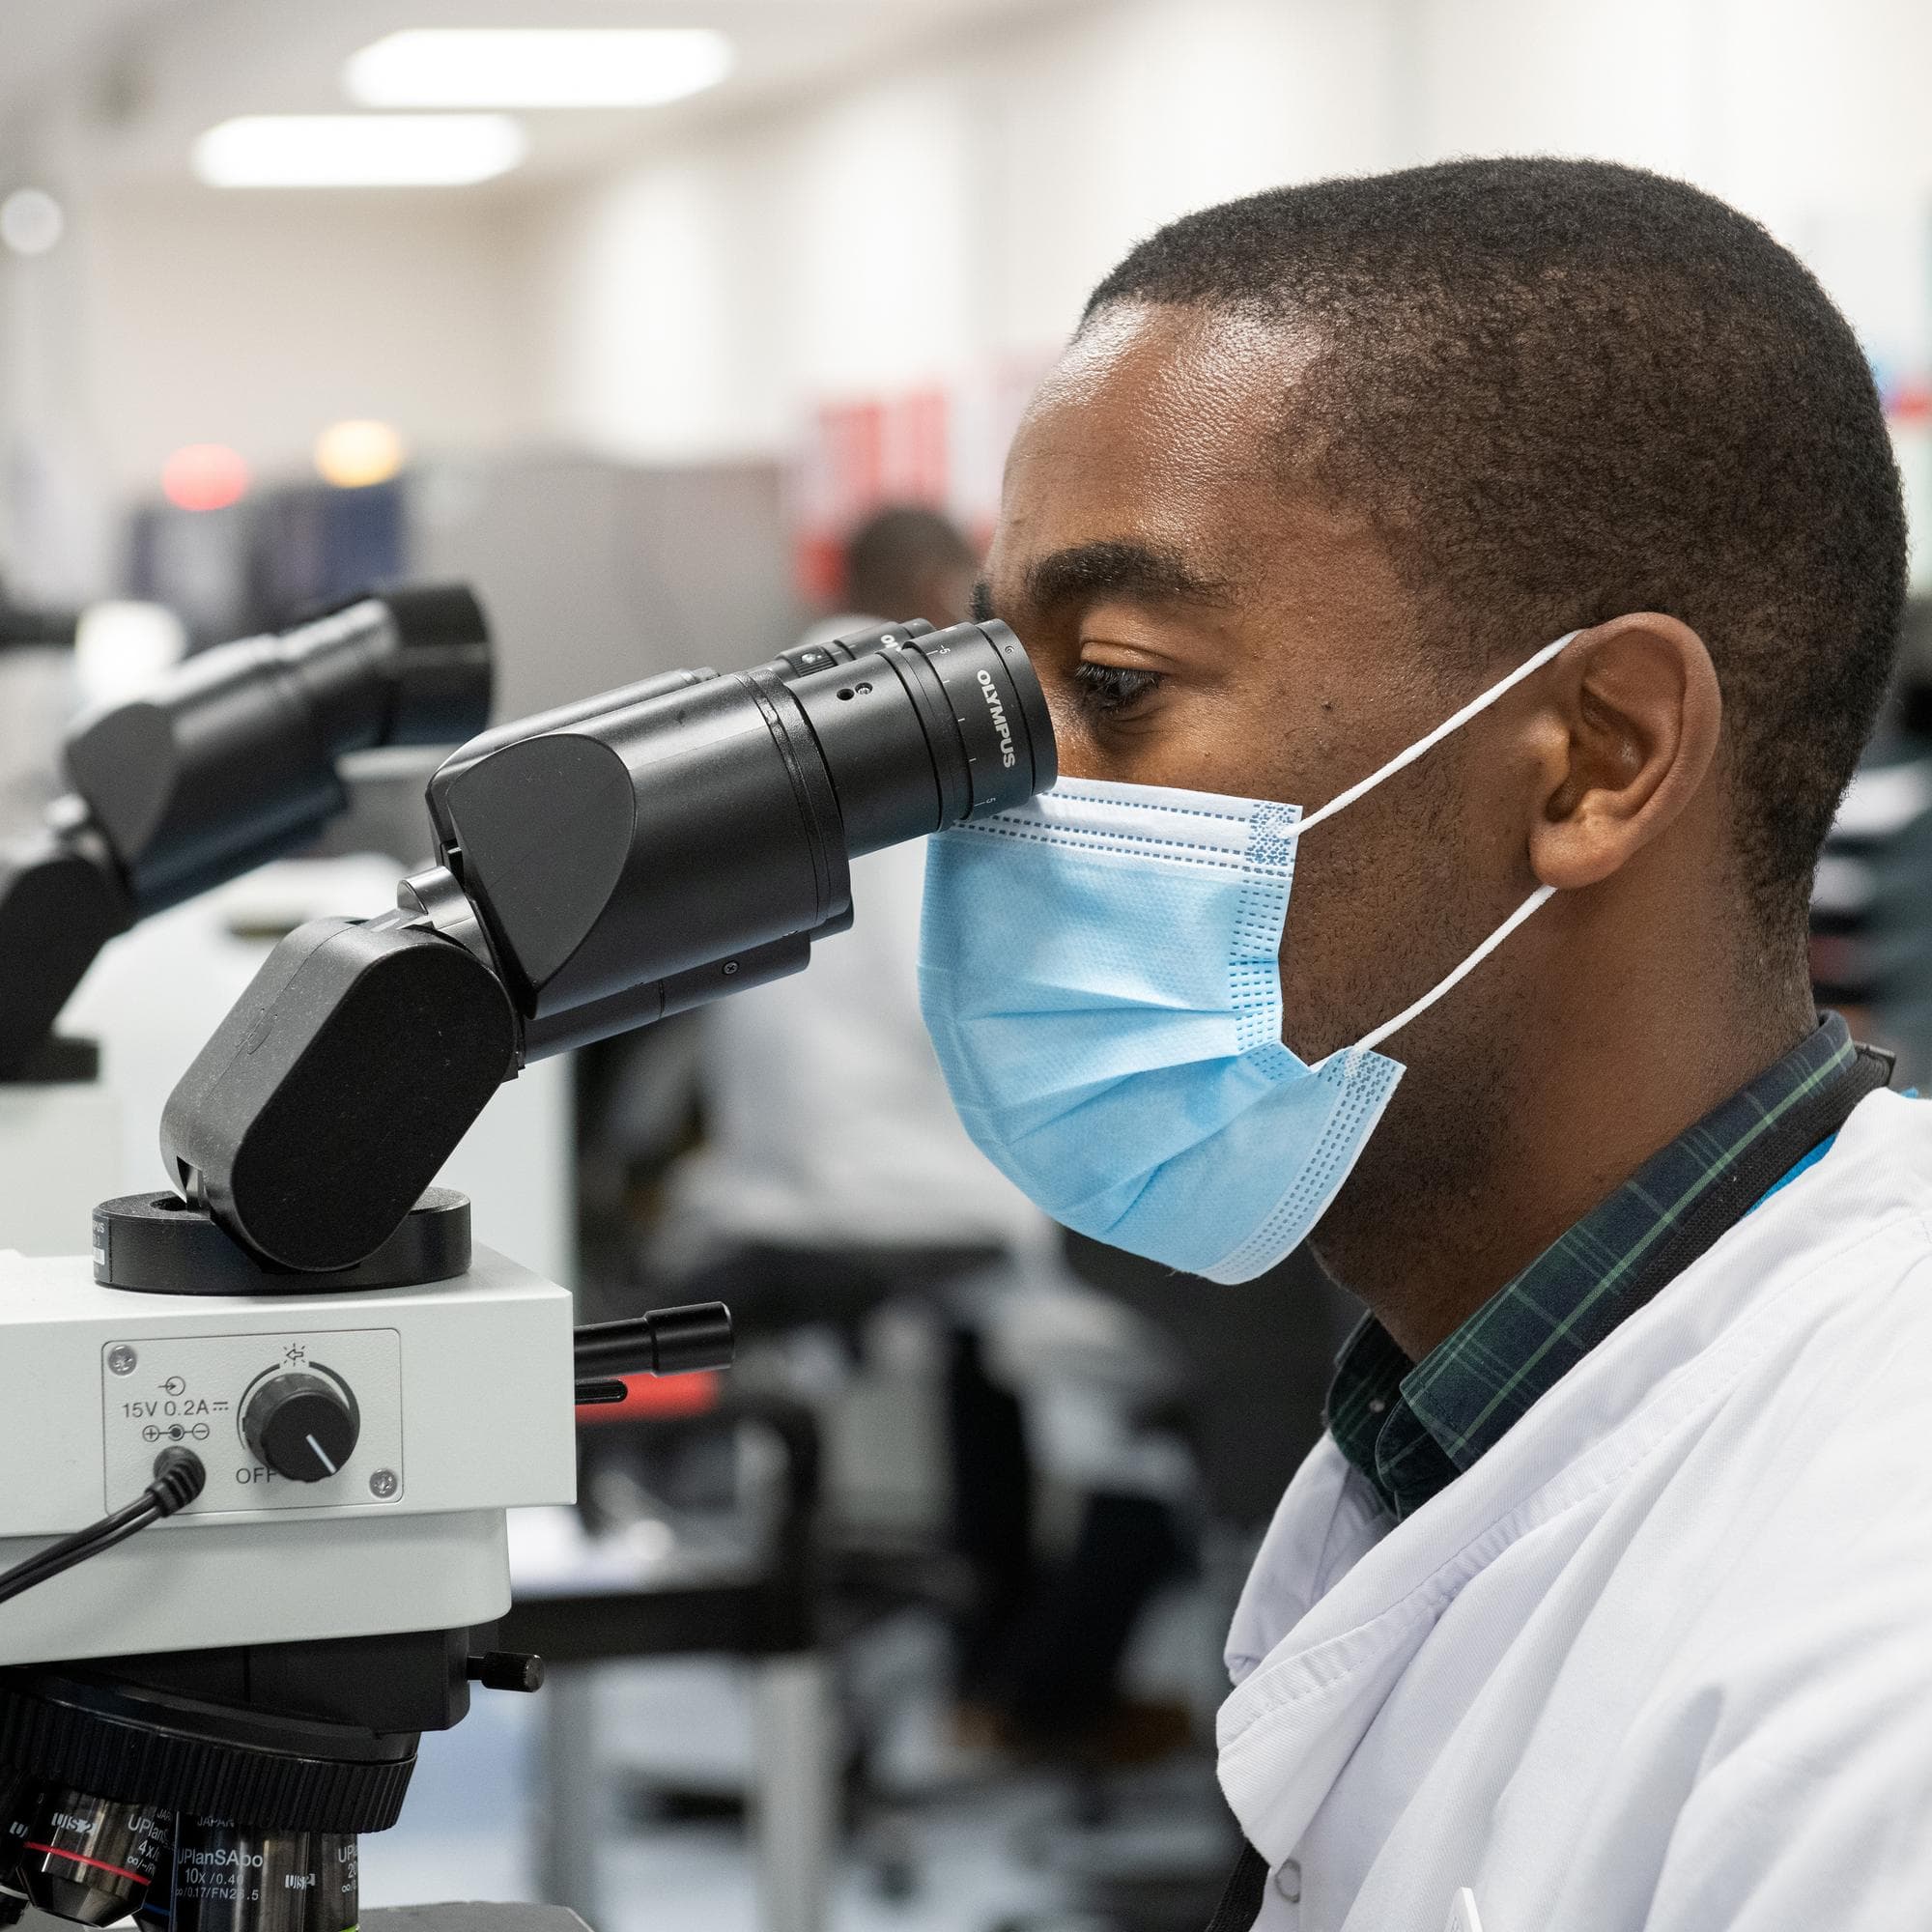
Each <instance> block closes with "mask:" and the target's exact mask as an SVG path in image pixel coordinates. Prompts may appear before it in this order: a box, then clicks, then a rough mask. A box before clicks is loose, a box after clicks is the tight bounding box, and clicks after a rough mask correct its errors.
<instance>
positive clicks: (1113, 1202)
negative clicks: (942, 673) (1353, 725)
mask: <svg viewBox="0 0 1932 1932" xmlns="http://www.w3.org/2000/svg"><path fill="white" fill-rule="evenodd" d="M1576 635H1577V634H1576V633H1575V632H1571V633H1570V634H1569V636H1566V637H1562V638H1559V639H1557V640H1556V641H1555V642H1554V643H1552V644H1550V645H1548V646H1547V647H1546V648H1545V649H1543V650H1541V651H1539V652H1537V654H1536V655H1535V656H1534V657H1532V658H1531V659H1530V660H1529V661H1528V662H1527V663H1526V664H1523V665H1520V666H1519V667H1518V668H1517V669H1516V670H1514V671H1513V672H1511V674H1510V675H1509V676H1508V677H1506V678H1504V679H1503V680H1502V681H1501V682H1500V683H1498V684H1496V685H1493V686H1492V687H1491V689H1490V690H1488V691H1486V692H1484V693H1483V695H1482V696H1480V697H1478V698H1476V699H1475V700H1474V702H1472V703H1470V704H1467V705H1464V706H1463V709H1462V710H1461V711H1459V712H1457V713H1456V715H1455V716H1454V717H1453V718H1450V719H1448V720H1447V721H1445V722H1444V723H1443V724H1442V725H1439V726H1438V727H1437V728H1436V729H1435V730H1434V731H1432V732H1431V733H1430V734H1429V735H1428V736H1427V737H1426V738H1423V739H1421V740H1420V741H1419V742H1417V743H1416V744H1414V745H1411V746H1410V747H1409V748H1408V750H1407V751H1406V752H1404V753H1401V754H1400V755H1399V756H1397V757H1395V758H1392V759H1390V760H1389V762H1388V763H1387V764H1386V765H1384V766H1382V767H1381V769H1380V770H1379V771H1377V772H1373V773H1371V774H1370V775H1369V777H1367V778H1366V779H1364V780H1363V781H1361V782H1360V783H1359V784H1356V785H1352V786H1350V789H1349V790H1347V791H1345V792H1344V793H1342V795H1341V796H1340V797H1339V798H1336V799H1333V800H1331V801H1330V802H1329V803H1328V804H1327V805H1325V806H1323V807H1322V808H1321V810H1319V811H1314V812H1310V813H1308V814H1307V815H1306V816H1304V815H1303V814H1302V812H1301V810H1300V808H1299V807H1297V806H1293V805H1277V804H1273V803H1270V802H1268V801H1266V800H1263V799H1251V798H1230V797H1224V796H1222V795H1221V794H1219V793H1216V792H1192V791H1170V790H1166V789H1162V788H1156V787H1151V786H1146V785H1128V784H1105V783H1096V782H1094V781H1089V780H1084V779H1063V780H1062V781H1060V783H1058V784H1057V785H1055V786H1054V787H1053V789H1052V790H1051V791H1048V792H1043V793H1041V794H1040V796H1039V797H1037V798H1036V799H1034V800H1033V801H1032V802H1031V803H1029V804H1027V805H1024V806H1021V807H1019V808H1018V809H1017V810H1011V811H1005V812H1001V813H999V814H998V815H997V816H994V817H991V818H984V819H980V820H975V821H969V822H967V823H965V824H963V825H960V826H957V827H955V828H954V829H953V830H952V831H950V832H945V833H942V834H940V835H939V836H938V837H937V838H933V839H932V840H931V841H930V844H929V847H928V852H927V858H926V872H925V908H924V916H923V922H922V925H921V932H920V1002H921V1006H922V1008H923V1011H924V1014H925V1024H926V1029H927V1031H928V1032H929V1033H930V1034H931V1036H932V1039H933V1044H934V1046H935V1047H936V1048H937V1049H938V1053H939V1064H940V1066H941V1068H942V1069H943V1070H944V1072H945V1075H946V1081H947V1085H948V1087H949V1088H950V1089H951V1090H952V1100H953V1104H954V1106H955V1107H956V1108H957V1109H958V1112H959V1118H960V1120H961V1121H962V1122H964V1123H965V1126H966V1131H967V1132H968V1133H969V1134H971V1135H972V1137H973V1139H974V1141H975V1142H976V1143H977V1144H978V1146H979V1147H980V1150H981V1151H983V1152H984V1153H985V1154H986V1156H987V1157H988V1158H989V1159H990V1160H991V1161H992V1162H993V1164H994V1165H995V1166H996V1167H998V1168H999V1169H1000V1170H1001V1172H1002V1173H1004V1174H1005V1175H1007V1177H1008V1178H1009V1179H1011V1180H1012V1181H1013V1182H1014V1183H1015V1185H1017V1186H1018V1187H1019V1188H1020V1189H1021V1190H1022V1191H1023V1192H1024V1193H1025V1194H1027V1195H1028V1196H1029V1197H1031V1199H1032V1200H1033V1201H1035V1202H1036V1203H1037V1205H1038V1206H1039V1207H1040V1208H1044V1209H1045V1211H1046V1212H1047V1213H1048V1214H1050V1215H1052V1217H1053V1218H1054V1219H1055V1220H1056V1221H1059V1222H1061V1223H1062V1224H1063V1225H1064V1226H1065V1227H1068V1228H1072V1229H1074V1230H1075V1231H1076V1232H1078V1233H1080V1234H1083V1235H1091V1236H1094V1239H1096V1240H1101V1241H1105V1242H1108V1243H1109V1244H1110V1245H1112V1246H1114V1247H1118V1248H1124V1249H1126V1250H1128V1251H1129V1252H1130V1253H1132V1254H1137V1255H1145V1256H1147V1257H1148V1258H1149V1259H1150V1260H1152V1261H1158V1262H1165V1263H1167V1264H1169V1265H1170V1266H1172V1267H1176V1268H1179V1269H1182V1270H1184V1271H1185V1272H1187V1273H1189V1274H1199V1275H1206V1276H1207V1277H1208V1279H1209V1280H1211V1281H1224V1282H1234V1281H1251V1280H1253V1279H1254V1277H1255V1276H1256V1275H1259V1274H1264V1273H1265V1272H1266V1271H1267V1269H1269V1268H1271V1267H1272V1266H1274V1264H1276V1263H1277V1262H1279V1261H1280V1260H1281V1259H1282V1258H1283V1257H1284V1256H1285V1255H1286V1254H1288V1253H1289V1251H1290V1250H1291V1249H1292V1248H1293V1247H1295V1246H1296V1245H1297V1244H1298V1243H1299V1242H1300V1241H1301V1240H1302V1239H1303V1237H1304V1236H1306V1235H1307V1234H1308V1232H1309V1231H1310V1229H1312V1228H1313V1227H1314V1226H1315V1224H1316V1222H1317V1221H1319V1220H1320V1219H1321V1215H1322V1213H1323V1212H1324V1211H1325V1210H1326V1208H1327V1207H1328V1204H1329V1203H1330V1202H1331V1201H1332V1200H1333V1199H1334V1198H1335V1195H1336V1192H1337V1190H1338V1189H1339V1188H1340V1187H1341V1185H1342V1183H1343V1181H1344V1180H1346V1179H1348V1177H1349V1171H1350V1169H1351V1168H1352V1167H1353V1166H1354V1164H1355V1162H1356V1160H1357V1159H1358V1158H1359V1156H1360V1154H1361V1151H1362V1149H1363V1147H1364V1146H1365V1145H1366V1144H1367V1141H1368V1138H1369V1135H1370V1134H1371V1133H1372V1132H1373V1131H1374V1130H1375V1126H1376V1123H1377V1122H1378V1121H1379V1120H1380V1119H1381V1116H1382V1110H1383V1109H1384V1108H1385V1107H1386V1106H1387V1105H1388V1102H1389V1097H1390V1095H1391V1094H1393V1093H1394V1092H1395V1087H1396V1083H1397V1081H1399V1080H1400V1079H1401V1078H1402V1070H1403V1069H1402V1065H1401V1064H1400V1063H1399V1062H1398V1061H1394V1060H1391V1059H1389V1058H1388V1057H1387V1056H1386V1055H1384V1054H1381V1053H1378V1052H1377V1051H1376V1050H1375V1049H1376V1048H1377V1047H1378V1045H1380V1043H1381V1042H1382V1041H1383V1040H1384V1039H1386V1038H1387V1037H1389V1035H1391V1034H1392V1033H1394V1032H1395V1031H1396V1030H1397V1028H1399V1027H1402V1026H1406V1024H1407V1023H1408V1022H1409V1021H1410V1020H1412V1019H1413V1018H1415V1016H1416V1015H1417V1014H1418V1013H1421V1012H1423V1011H1424V1010H1426V1009H1428V1008H1429V1007H1431V1006H1433V1005H1434V1004H1435V1002H1436V1001H1437V1000H1439V999H1440V998H1441V997H1442V995H1443V994H1444V993H1446V992H1448V991H1449V989H1450V988H1451V987H1452V986H1454V985H1455V984H1456V983H1457V981H1458V980H1461V979H1462V978H1463V975H1464V974H1466V973H1467V972H1469V971H1470V970H1471V969H1472V968H1473V967H1474V966H1475V965H1477V963H1478V962H1479V961H1481V960H1482V959H1484V958H1486V957H1487V956H1488V955H1489V954H1490V953H1491V952H1492V951H1494V949H1495V948H1496V947H1497V946H1499V945H1501V944H1502V942H1503V941H1504V940H1505V939H1506V938H1508V936H1509V935H1510V934H1511V933H1512V932H1514V931H1515V930H1516V928H1517V927H1518V926H1519V925H1520V924H1521V923H1523V921H1524V920H1526V919H1527V918H1528V917H1529V916H1530V914H1531V913H1533V912H1534V911H1535V910H1536V909H1537V907H1538V906H1540V905H1541V904H1542V903H1543V902H1544V900H1546V899H1547V898H1548V896H1549V895H1550V893H1551V891H1553V890H1554V889H1553V888H1552V887H1547V886H1546V887H1544V888H1543V889H1542V890H1540V891H1538V892H1536V893H1534V894H1532V895H1530V897H1529V898H1527V899H1526V900H1524V902H1523V903H1522V904H1521V905H1520V907H1518V909H1517V910H1516V912H1515V913H1513V914H1512V915H1511V916H1510V918H1509V919H1507V920H1506V921H1505V922H1504V923H1502V924H1501V925H1500V926H1499V927H1497V929H1496V930H1495V931H1494V932H1492V934H1491V935H1490V937H1489V938H1488V939H1486V940H1485V941H1484V942H1483V944H1482V945H1481V946H1479V947H1478V948H1477V949H1476V950H1475V951H1474V952H1472V953H1470V955H1469V956H1468V957H1467V958H1466V959H1464V960H1463V962H1462V964H1461V965H1460V966H1458V967H1457V968H1456V970H1455V971H1454V972H1453V973H1451V974H1449V976H1448V977H1447V978H1446V979H1444V980H1441V981H1440V983H1439V984H1437V985H1435V986H1433V987H1432V988H1431V989H1430V990H1429V991H1428V992H1427V993H1425V994H1424V995H1423V997H1422V998H1421V999H1419V1000H1417V1001H1416V1002H1415V1004H1414V1005H1413V1006H1411V1007H1409V1008H1407V1009H1406V1010H1405V1011H1403V1012H1400V1013H1398V1014H1396V1015H1395V1016H1394V1017H1393V1018H1392V1019H1390V1020H1389V1021H1387V1022H1386V1023H1385V1024H1384V1025H1382V1026H1379V1027H1378V1028H1376V1029H1375V1031H1374V1032H1372V1033H1370V1034H1369V1035H1367V1036H1366V1037H1364V1038H1362V1039H1359V1040H1357V1041H1356V1042H1355V1043H1354V1045H1352V1046H1349V1047H1344V1048H1342V1049H1340V1050H1339V1051H1337V1052H1334V1053H1331V1054H1330V1055H1329V1056H1328V1057H1327V1058H1326V1059H1325V1060H1321V1061H1319V1062H1317V1063H1315V1064H1314V1065H1310V1064H1309V1063H1308V1062H1307V1061H1304V1060H1301V1059H1298V1058H1297V1057H1296V1056H1295V1055H1294V1054H1293V1052H1291V1051H1290V1050H1289V1048H1288V1047H1287V1046H1286V1045H1285V1044H1284V1043H1283V1040H1282V1028H1283V1017H1284V1016H1283V1012H1282V994H1281V971H1280V964H1279V954H1280V952H1281V937H1282V928H1283V923H1284V922H1285V920H1286V918H1287V915H1288V895H1289V888H1290V887H1291V885H1292V884H1293V879H1294V859H1295V853H1296V850H1297V849H1298V846H1299V842H1300V840H1301V839H1302V838H1304V837H1305V836H1306V835H1307V834H1308V833H1309V832H1310V831H1312V830H1313V829H1314V828H1315V827H1316V826H1317V825H1319V824H1320V823H1321V821H1322V820H1323V819H1326V818H1330V817H1332V816H1334V814H1335V813H1337V812H1339V811H1341V810H1345V809H1346V808H1347V807H1349V806H1350V805H1352V804H1353V803H1354V802H1355V800H1356V799H1358V798H1360V797H1361V796H1362V794H1363V793H1364V792H1367V791H1369V790H1370V789H1371V788H1372V787H1374V786H1376V785H1378V784H1379V783H1380V782H1381V781H1382V780H1384V779H1385V778H1388V777H1389V776H1390V775H1391V774H1392V773H1394V772H1397V771H1400V770H1401V769H1402V768H1403V767H1404V766H1405V765H1407V764H1410V763H1412V762H1413V761H1414V760H1415V759H1417V758H1419V757H1421V756H1422V754H1423V753H1425V752H1427V751H1429V750H1430V749H1431V747H1432V746H1435V745H1436V744H1439V743H1440V742H1441V741H1442V739H1444V738H1446V737H1447V736H1448V735H1449V734H1450V732H1452V731H1454V730H1456V729H1458V728H1459V727H1460V726H1461V725H1463V724H1465V723H1466V722H1467V721H1468V720H1469V719H1471V718H1473V717H1474V716H1475V715H1476V714H1477V712H1479V711H1481V710H1483V709H1484V708H1485V707H1486V706H1487V705H1490V704H1492V703H1494V702H1495V700H1496V699H1497V698H1499V697H1500V696H1502V695H1503V694H1504V692H1506V691H1508V690H1510V689H1511V688H1512V687H1513V686H1515V685H1517V684H1519V683H1520V682H1521V681H1522V679H1524V678H1525V677H1527V676H1529V675H1530V673H1531V672H1532V671H1534V670H1536V669H1538V668H1540V667H1542V666H1543V665H1546V664H1548V662H1549V660H1550V659H1551V658H1553V657H1555V655H1556V654H1557V652H1559V651H1560V650H1562V649H1563V647H1564V646H1565V645H1566V644H1568V643H1569V642H1570V639H1571V638H1573V637H1575V636H1576Z"/></svg>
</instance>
